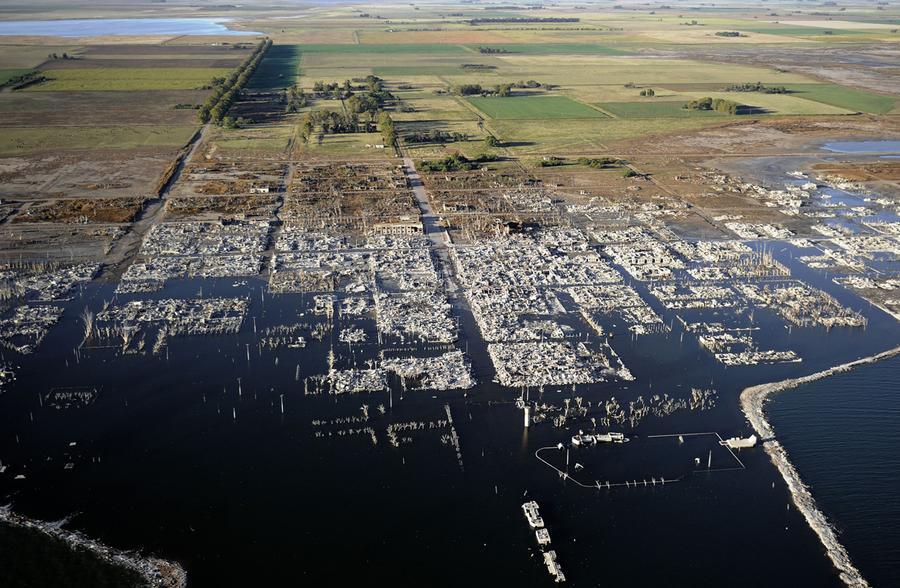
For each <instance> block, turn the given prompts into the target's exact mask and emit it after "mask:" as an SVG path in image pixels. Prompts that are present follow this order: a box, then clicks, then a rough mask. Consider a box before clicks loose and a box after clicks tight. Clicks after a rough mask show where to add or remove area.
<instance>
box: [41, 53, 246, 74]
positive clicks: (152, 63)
mask: <svg viewBox="0 0 900 588" xmlns="http://www.w3.org/2000/svg"><path fill="white" fill-rule="evenodd" d="M241 61H243V59H241V56H240V55H235V56H233V57H228V58H227V59H161V58H156V57H154V58H153V59H54V60H51V61H46V62H44V64H43V65H42V66H41V70H45V71H52V70H60V69H97V68H117V67H127V68H139V67H152V68H178V67H227V68H233V67H237V66H238V65H240V64H241Z"/></svg>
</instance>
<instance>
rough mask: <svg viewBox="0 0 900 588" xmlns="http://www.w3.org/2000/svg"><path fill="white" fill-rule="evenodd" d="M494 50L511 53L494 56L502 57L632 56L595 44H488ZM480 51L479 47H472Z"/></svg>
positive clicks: (625, 52) (620, 50) (626, 52)
mask: <svg viewBox="0 0 900 588" xmlns="http://www.w3.org/2000/svg"><path fill="white" fill-rule="evenodd" d="M484 46H486V47H490V48H492V49H504V50H506V51H508V52H509V53H497V54H492V56H494V57H497V56H500V57H502V56H503V55H508V54H519V55H631V53H630V52H628V51H623V50H622V49H615V48H613V47H607V46H606V45H595V44H593V43H508V44H507V43H503V44H496V43H486V44H485V45H484ZM470 48H471V49H474V50H475V51H478V46H470Z"/></svg>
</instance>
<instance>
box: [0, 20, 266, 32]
mask: <svg viewBox="0 0 900 588" xmlns="http://www.w3.org/2000/svg"><path fill="white" fill-rule="evenodd" d="M227 20H228V19H221V18H85V19H60V20H17V21H6V22H0V35H38V36H51V37H97V36H129V35H255V34H258V33H254V32H251V31H236V30H232V29H229V28H228V27H227V26H226V24H225V23H227Z"/></svg>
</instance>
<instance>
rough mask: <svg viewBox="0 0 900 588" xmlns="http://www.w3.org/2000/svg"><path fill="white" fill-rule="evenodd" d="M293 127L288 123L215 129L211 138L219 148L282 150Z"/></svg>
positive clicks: (285, 146)
mask: <svg viewBox="0 0 900 588" xmlns="http://www.w3.org/2000/svg"><path fill="white" fill-rule="evenodd" d="M292 134H293V127H291V126H289V125H276V126H253V127H251V128H247V129H222V128H219V129H216V136H215V137H214V138H213V139H212V142H213V143H215V145H216V147H218V148H220V149H235V150H240V151H274V152H279V151H284V150H285V149H286V148H287V146H288V144H289V143H290V138H291V135H292Z"/></svg>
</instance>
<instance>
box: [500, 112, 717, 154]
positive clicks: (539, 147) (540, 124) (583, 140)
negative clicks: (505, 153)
mask: <svg viewBox="0 0 900 588" xmlns="http://www.w3.org/2000/svg"><path fill="white" fill-rule="evenodd" d="M721 121H722V118H721V117H705V116H696V117H687V118H658V119H654V120H653V121H648V120H640V119H632V120H629V119H622V118H603V119H596V118H595V119H568V120H567V119H556V120H527V121H523V120H493V121H490V122H489V123H488V124H487V125H486V126H487V127H488V128H489V129H490V131H491V132H492V133H493V134H494V135H496V136H497V137H498V138H499V139H500V140H501V141H503V144H504V147H505V148H506V149H507V150H509V151H511V152H513V153H514V154H517V155H544V154H548V155H556V156H570V155H571V156H578V155H582V154H592V155H593V154H597V153H606V152H608V151H609V147H608V145H609V142H613V141H619V140H624V139H635V138H639V137H648V136H651V135H666V134H670V133H674V132H681V131H689V130H696V129H700V128H703V127H706V126H709V125H715V124H720V123H721Z"/></svg>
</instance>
